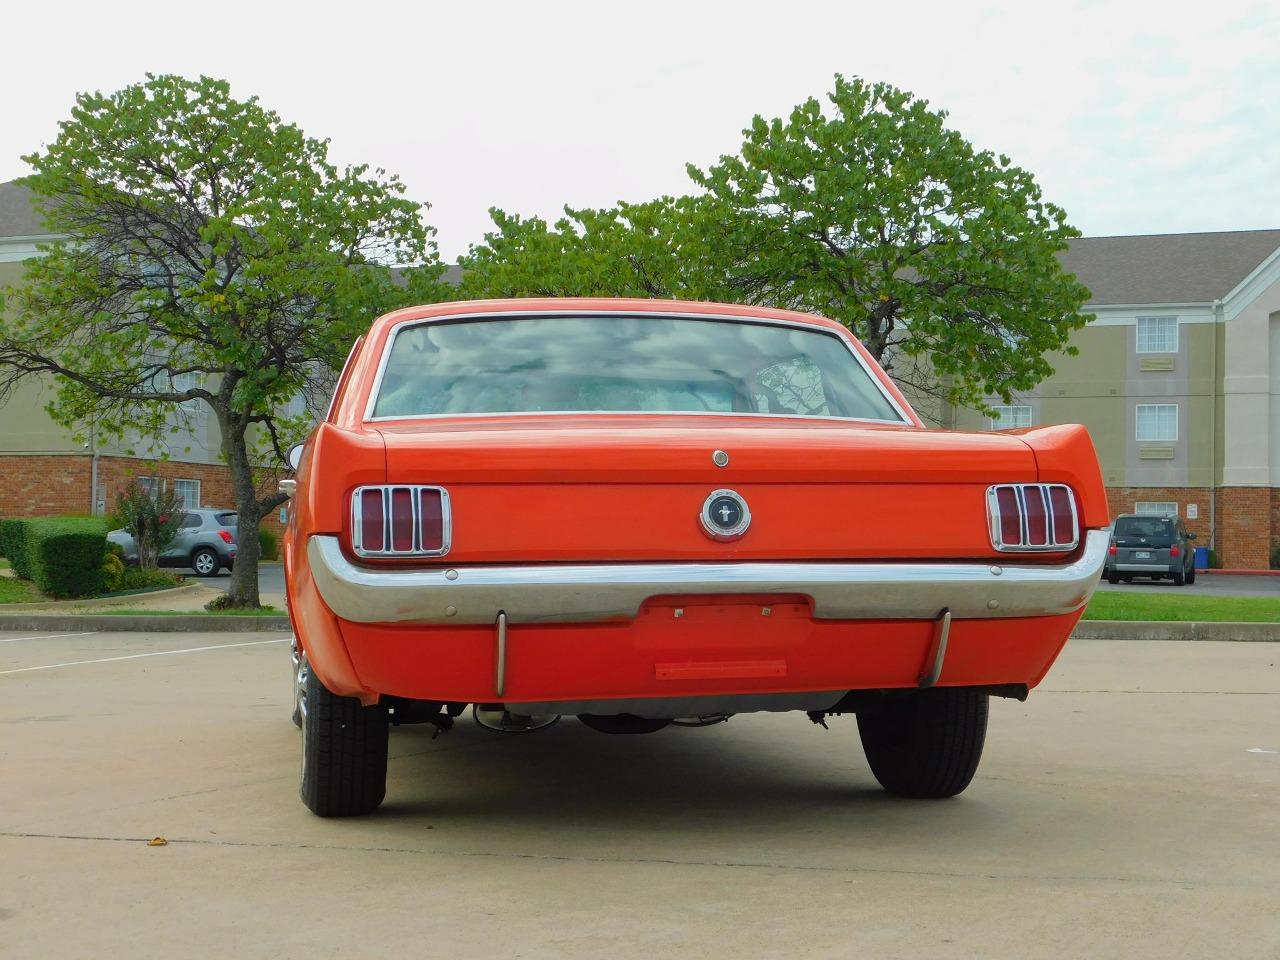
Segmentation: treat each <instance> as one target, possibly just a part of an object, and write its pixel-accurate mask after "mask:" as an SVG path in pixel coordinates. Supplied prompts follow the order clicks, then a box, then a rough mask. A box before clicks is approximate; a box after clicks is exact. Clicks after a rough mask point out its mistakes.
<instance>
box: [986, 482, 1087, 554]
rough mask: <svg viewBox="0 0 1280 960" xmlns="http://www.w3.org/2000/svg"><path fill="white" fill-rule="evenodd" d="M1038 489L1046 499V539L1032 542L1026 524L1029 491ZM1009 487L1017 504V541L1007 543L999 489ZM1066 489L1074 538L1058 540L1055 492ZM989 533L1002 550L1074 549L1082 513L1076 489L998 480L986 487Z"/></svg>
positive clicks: (1061, 485)
mask: <svg viewBox="0 0 1280 960" xmlns="http://www.w3.org/2000/svg"><path fill="white" fill-rule="evenodd" d="M1033 488H1034V489H1036V490H1038V491H1039V493H1040V496H1041V498H1042V499H1043V501H1044V515H1045V542H1044V543H1037V544H1033V543H1031V542H1030V539H1031V535H1030V530H1029V529H1028V527H1027V490H1030V489H1033ZM1001 490H1009V491H1011V492H1012V493H1013V497H1014V500H1015V501H1016V502H1017V504H1018V543H1016V544H1008V543H1005V542H1004V538H1003V537H1002V536H1001V526H1002V524H1001V522H1000V519H1001V517H1000V496H999V494H1000V491H1001ZM1054 490H1062V491H1065V492H1066V495H1067V503H1068V504H1069V505H1070V507H1071V539H1070V540H1069V541H1068V540H1057V539H1055V535H1056V529H1055V528H1056V526H1057V524H1055V523H1054V513H1053V491H1054ZM987 533H988V535H989V536H990V539H991V546H992V547H994V548H995V549H996V550H999V551H1000V552H1001V553H1062V552H1063V551H1064V550H1074V549H1075V548H1076V546H1077V545H1078V544H1079V543H1080V514H1079V508H1078V507H1077V506H1076V495H1075V492H1074V491H1073V490H1072V489H1071V488H1070V487H1068V486H1067V485H1066V484H1065V483H997V484H996V485H995V486H991V487H987Z"/></svg>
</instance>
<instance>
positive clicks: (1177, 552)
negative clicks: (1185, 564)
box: [1169, 543, 1182, 557]
mask: <svg viewBox="0 0 1280 960" xmlns="http://www.w3.org/2000/svg"><path fill="white" fill-rule="evenodd" d="M1169 556H1171V557H1180V556H1182V548H1181V547H1180V546H1178V545H1177V544H1176V543H1175V544H1174V545H1173V546H1172V547H1170V548H1169Z"/></svg>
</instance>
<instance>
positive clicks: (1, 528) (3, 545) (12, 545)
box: [0, 517, 31, 580]
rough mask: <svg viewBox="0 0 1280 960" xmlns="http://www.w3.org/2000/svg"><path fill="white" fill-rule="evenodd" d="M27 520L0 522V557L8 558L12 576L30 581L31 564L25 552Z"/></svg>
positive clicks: (14, 519) (12, 519) (17, 519)
mask: <svg viewBox="0 0 1280 960" xmlns="http://www.w3.org/2000/svg"><path fill="white" fill-rule="evenodd" d="M28 523H30V521H29V520H26V519H22V518H16V517H15V518H11V519H8V520H0V555H3V556H5V557H7V558H8V560H9V566H11V567H12V568H13V575H14V576H15V577H21V578H22V579H23V580H30V579H31V564H30V563H29V562H28V557H27V551H26V539H27V534H26V526H27V524H28Z"/></svg>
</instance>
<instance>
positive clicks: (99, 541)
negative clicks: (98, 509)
mask: <svg viewBox="0 0 1280 960" xmlns="http://www.w3.org/2000/svg"><path fill="white" fill-rule="evenodd" d="M3 522H4V523H5V524H6V528H5V529H6V534H5V536H6V537H7V539H6V541H5V549H6V552H7V553H8V555H9V562H10V563H11V564H12V566H13V572H14V573H15V574H16V575H17V576H19V577H22V578H23V579H24V580H33V581H35V584H36V586H37V587H39V588H40V591H41V592H42V593H45V594H48V595H49V596H51V597H60V598H61V597H92V596H94V595H95V594H99V593H101V592H102V558H103V557H104V556H105V555H106V552H107V526H106V524H105V523H104V522H103V521H101V520H95V519H90V518H85V519H80V518H71V517H65V518H52V519H44V518H31V519H21V520H6V521H3ZM10 551H12V552H10Z"/></svg>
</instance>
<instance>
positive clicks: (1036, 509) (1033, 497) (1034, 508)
mask: <svg viewBox="0 0 1280 960" xmlns="http://www.w3.org/2000/svg"><path fill="white" fill-rule="evenodd" d="M1022 499H1023V502H1024V503H1025V504H1026V507H1027V546H1029V547H1043V546H1046V545H1047V544H1048V543H1049V513H1048V510H1047V509H1046V505H1045V501H1044V489H1043V488H1042V487H1023V488H1022Z"/></svg>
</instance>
